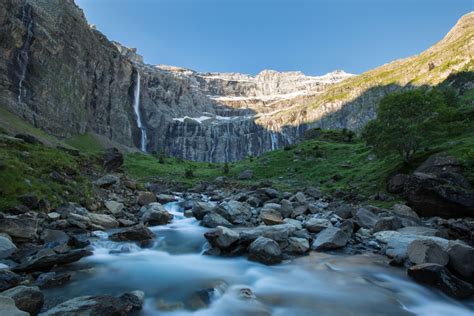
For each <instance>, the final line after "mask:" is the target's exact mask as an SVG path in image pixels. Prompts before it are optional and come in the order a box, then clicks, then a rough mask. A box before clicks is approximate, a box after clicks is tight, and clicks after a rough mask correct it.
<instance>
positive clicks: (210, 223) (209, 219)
mask: <svg viewBox="0 0 474 316" xmlns="http://www.w3.org/2000/svg"><path fill="white" fill-rule="evenodd" d="M201 224H202V225H203V226H205V227H209V228H215V227H217V226H225V227H231V226H232V224H231V223H230V222H229V221H228V220H226V219H225V218H224V217H222V216H221V215H219V214H217V213H214V212H210V213H207V214H206V215H204V217H203V219H202V221H201Z"/></svg>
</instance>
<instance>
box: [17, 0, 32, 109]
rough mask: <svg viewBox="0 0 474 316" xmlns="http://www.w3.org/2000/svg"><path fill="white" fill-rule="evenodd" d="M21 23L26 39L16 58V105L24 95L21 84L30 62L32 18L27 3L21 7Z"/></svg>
mask: <svg viewBox="0 0 474 316" xmlns="http://www.w3.org/2000/svg"><path fill="white" fill-rule="evenodd" d="M21 22H22V23H23V25H24V26H25V27H26V38H25V41H24V42H23V46H22V47H21V50H20V53H19V54H18V57H17V63H18V68H19V72H20V73H19V81H18V103H21V98H22V96H23V94H24V93H25V91H24V86H23V82H24V81H25V78H26V71H27V69H28V63H29V61H30V56H29V53H30V45H31V40H32V38H33V18H32V17H31V7H30V6H29V5H28V2H27V1H25V3H24V5H23V9H22V16H21Z"/></svg>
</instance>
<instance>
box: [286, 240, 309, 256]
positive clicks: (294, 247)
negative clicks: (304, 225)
mask: <svg viewBox="0 0 474 316" xmlns="http://www.w3.org/2000/svg"><path fill="white" fill-rule="evenodd" d="M308 251H309V241H308V239H306V238H299V237H290V238H288V243H287V245H286V247H285V248H284V252H286V253H290V254H298V255H301V254H304V253H307V252H308Z"/></svg>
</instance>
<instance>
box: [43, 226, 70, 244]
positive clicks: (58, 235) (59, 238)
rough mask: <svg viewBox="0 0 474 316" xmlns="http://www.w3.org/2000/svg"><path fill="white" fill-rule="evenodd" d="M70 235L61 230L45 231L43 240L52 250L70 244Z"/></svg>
mask: <svg viewBox="0 0 474 316" xmlns="http://www.w3.org/2000/svg"><path fill="white" fill-rule="evenodd" d="M69 239H70V238H69V235H68V234H66V233H65V232H63V231H61V230H55V229H45V230H43V232H42V233H41V240H43V242H44V243H45V244H46V245H48V246H50V248H52V247H54V246H58V245H63V244H67V243H69Z"/></svg>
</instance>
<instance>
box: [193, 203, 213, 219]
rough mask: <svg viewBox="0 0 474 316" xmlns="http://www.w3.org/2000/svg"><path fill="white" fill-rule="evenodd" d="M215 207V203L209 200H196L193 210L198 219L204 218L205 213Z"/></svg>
mask: <svg viewBox="0 0 474 316" xmlns="http://www.w3.org/2000/svg"><path fill="white" fill-rule="evenodd" d="M213 209H214V205H213V204H212V203H208V202H194V204H193V207H192V209H191V211H192V212H193V215H194V217H195V218H196V219H198V220H202V219H203V217H204V215H206V214H207V213H209V212H210V211H212V210H213Z"/></svg>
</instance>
